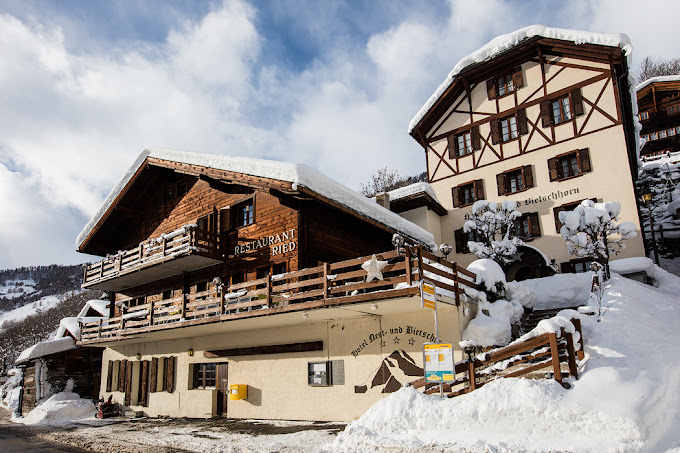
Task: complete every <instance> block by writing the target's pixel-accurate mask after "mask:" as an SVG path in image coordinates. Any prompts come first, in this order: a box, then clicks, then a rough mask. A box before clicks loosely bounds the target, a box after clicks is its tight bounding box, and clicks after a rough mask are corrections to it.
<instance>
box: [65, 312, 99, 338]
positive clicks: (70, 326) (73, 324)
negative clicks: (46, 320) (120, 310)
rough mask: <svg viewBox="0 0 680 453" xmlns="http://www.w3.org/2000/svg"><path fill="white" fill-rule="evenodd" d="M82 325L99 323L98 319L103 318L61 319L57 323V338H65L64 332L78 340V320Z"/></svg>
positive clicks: (71, 317)
mask: <svg viewBox="0 0 680 453" xmlns="http://www.w3.org/2000/svg"><path fill="white" fill-rule="evenodd" d="M79 319H80V321H81V322H82V323H83V324H87V323H88V322H95V321H99V320H100V319H104V317H103V316H85V317H81V316H70V317H68V318H62V319H61V321H59V328H58V329H57V338H63V337H65V336H66V332H68V333H70V334H71V335H73V337H74V338H80V325H79V324H78V320H79Z"/></svg>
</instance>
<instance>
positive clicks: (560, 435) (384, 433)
mask: <svg viewBox="0 0 680 453" xmlns="http://www.w3.org/2000/svg"><path fill="white" fill-rule="evenodd" d="M657 270H658V268H657ZM661 272H663V271H661ZM663 276H664V278H665V280H664V281H663V282H662V283H659V287H658V288H654V287H651V286H647V285H644V284H642V283H639V282H636V281H633V280H629V279H626V278H624V277H621V276H619V275H616V274H615V275H614V276H613V277H612V279H611V280H610V281H609V282H608V283H607V284H606V285H605V296H604V299H603V304H604V305H605V306H611V307H610V309H609V311H607V313H606V314H605V316H604V317H603V318H602V321H601V322H599V323H598V322H597V321H596V318H595V317H594V316H582V317H583V318H584V320H583V321H582V323H583V334H584V338H585V353H586V358H585V360H584V361H582V362H581V363H580V369H581V374H580V377H579V379H578V380H575V379H569V383H570V384H571V386H572V387H571V389H569V390H566V389H564V388H563V387H562V386H560V385H559V384H558V383H557V382H555V381H553V380H524V379H521V378H507V379H499V380H497V381H494V382H491V383H489V384H487V385H485V386H484V387H482V388H481V389H479V390H476V391H474V392H472V393H470V394H467V395H463V396H460V397H457V398H452V399H443V400H442V399H440V398H439V397H438V396H436V395H424V394H423V393H421V392H420V391H418V390H416V389H413V388H403V389H401V390H399V391H398V392H396V393H394V394H393V395H391V396H389V397H387V398H385V399H383V400H381V401H379V402H378V403H376V404H375V405H374V406H373V407H372V408H371V409H369V411H368V412H367V413H366V414H364V415H363V416H362V417H361V418H360V419H358V420H356V421H354V422H353V423H351V424H350V425H349V426H348V427H347V429H346V430H345V431H344V432H342V433H341V434H340V435H339V436H338V438H337V439H336V441H335V443H334V444H333V446H332V447H329V449H328V451H345V452H350V451H351V452H371V453H373V452H376V451H402V452H403V451H422V450H426V451H438V452H439V451H447V452H448V451H451V452H454V451H455V452H458V451H468V452H489V451H494V452H495V451H498V452H500V451H523V452H535V451H536V452H538V451H541V452H544V451H570V452H593V451H598V452H600V451H601V452H614V451H617V452H618V451H626V452H638V451H643V452H659V451H667V450H669V449H672V448H680V436H678V432H680V413H679V411H678V407H680V392H678V388H680V336H678V335H677V326H678V325H680V301H678V297H677V295H674V294H669V292H668V290H669V289H670V290H674V289H675V288H676V287H677V285H678V283H679V282H680V279H679V278H678V277H675V276H673V275H671V274H667V275H663ZM524 283H525V284H526V285H527V287H531V288H532V289H533V290H534V292H535V293H536V294H537V295H538V299H539V301H538V303H537V305H539V306H540V305H552V304H554V302H549V301H553V300H561V301H563V302H569V303H571V302H572V301H573V302H574V305H580V304H582V303H584V302H585V301H586V300H587V288H588V287H589V284H590V275H589V274H565V275H556V276H554V277H548V278H543V279H538V280H530V281H527V282H524ZM567 289H571V291H572V294H570V295H568V296H565V295H564V294H563V293H564V292H565V291H566V290H567Z"/></svg>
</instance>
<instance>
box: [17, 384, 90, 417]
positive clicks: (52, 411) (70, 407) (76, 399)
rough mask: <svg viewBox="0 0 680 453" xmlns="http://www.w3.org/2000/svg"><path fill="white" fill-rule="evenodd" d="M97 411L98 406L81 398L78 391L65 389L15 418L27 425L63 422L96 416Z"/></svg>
mask: <svg viewBox="0 0 680 453" xmlns="http://www.w3.org/2000/svg"><path fill="white" fill-rule="evenodd" d="M95 412H96V408H95V407H94V404H92V401H91V400H89V399H84V398H81V397H80V396H79V395H78V394H77V393H72V392H68V391H64V392H61V393H57V394H55V395H52V396H51V397H49V398H48V399H47V400H45V401H43V402H42V403H40V404H39V405H38V406H36V407H35V408H34V409H33V410H32V411H31V412H29V413H28V414H27V415H26V416H25V417H24V418H13V420H14V421H16V422H20V423H24V424H27V425H37V424H43V425H51V424H62V423H65V422H70V421H73V420H81V419H83V418H90V417H94V414H95Z"/></svg>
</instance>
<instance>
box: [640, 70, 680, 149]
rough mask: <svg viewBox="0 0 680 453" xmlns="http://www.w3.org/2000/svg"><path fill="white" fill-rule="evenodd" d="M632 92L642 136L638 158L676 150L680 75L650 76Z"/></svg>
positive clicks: (679, 139) (678, 145) (679, 132)
mask: <svg viewBox="0 0 680 453" xmlns="http://www.w3.org/2000/svg"><path fill="white" fill-rule="evenodd" d="M636 91H637V102H638V119H639V120H640V123H641V124H642V130H641V131H640V136H641V137H642V138H644V139H645V145H644V146H643V147H642V149H641V150H640V157H642V158H649V157H653V156H658V155H661V154H666V153H670V152H676V151H680V75H672V76H660V77H652V78H651V79H649V80H645V81H644V82H642V83H641V84H640V85H638V86H637V88H636Z"/></svg>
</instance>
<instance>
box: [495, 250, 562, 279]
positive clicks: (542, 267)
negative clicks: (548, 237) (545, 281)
mask: <svg viewBox="0 0 680 453" xmlns="http://www.w3.org/2000/svg"><path fill="white" fill-rule="evenodd" d="M517 255H518V256H517V261H515V262H514V263H512V264H511V265H510V267H509V268H508V271H507V272H506V278H507V280H508V281H512V280H515V281H522V280H527V279H530V278H540V277H548V276H550V275H553V274H554V273H555V271H554V270H553V269H552V268H551V267H550V260H548V257H547V256H545V254H543V252H541V251H540V250H538V249H537V248H535V247H531V246H527V245H521V246H519V247H517Z"/></svg>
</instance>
